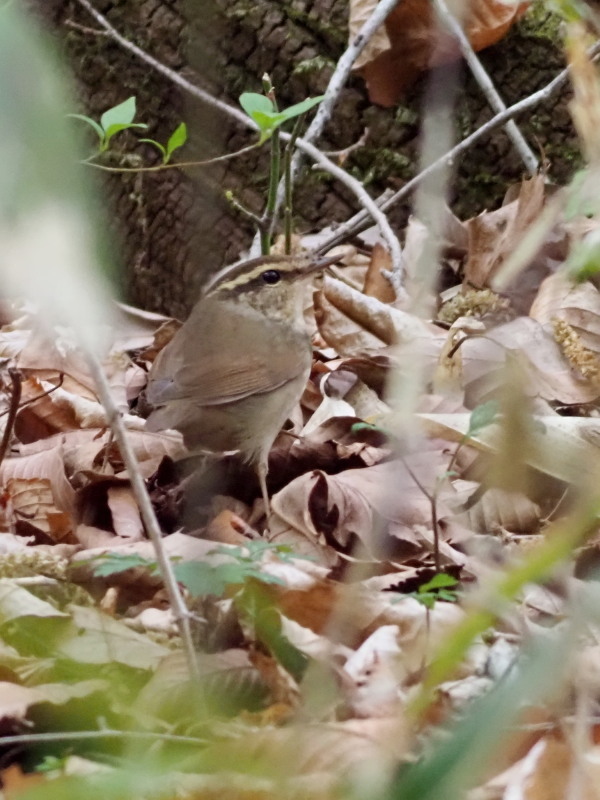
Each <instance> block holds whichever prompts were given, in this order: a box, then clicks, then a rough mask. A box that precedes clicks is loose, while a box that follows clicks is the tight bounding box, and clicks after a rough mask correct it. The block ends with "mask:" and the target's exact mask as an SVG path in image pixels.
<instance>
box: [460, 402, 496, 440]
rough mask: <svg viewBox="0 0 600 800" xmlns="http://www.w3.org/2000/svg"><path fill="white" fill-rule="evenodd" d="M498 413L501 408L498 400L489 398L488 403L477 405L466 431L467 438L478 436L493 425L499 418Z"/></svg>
mask: <svg viewBox="0 0 600 800" xmlns="http://www.w3.org/2000/svg"><path fill="white" fill-rule="evenodd" d="M498 414H499V408H498V403H497V402H496V400H488V402H487V403H482V404H481V405H480V406H476V407H475V408H474V409H473V411H471V416H470V417H469V427H468V429H467V432H466V433H465V439H470V438H471V437H472V436H477V434H478V433H481V431H482V430H483V429H484V428H487V427H489V426H490V425H493V423H494V422H496V421H497V419H498Z"/></svg>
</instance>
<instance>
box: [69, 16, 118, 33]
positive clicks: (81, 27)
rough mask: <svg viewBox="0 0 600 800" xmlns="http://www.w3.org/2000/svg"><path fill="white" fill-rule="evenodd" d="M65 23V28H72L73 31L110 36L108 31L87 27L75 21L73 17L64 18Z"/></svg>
mask: <svg viewBox="0 0 600 800" xmlns="http://www.w3.org/2000/svg"><path fill="white" fill-rule="evenodd" d="M65 25H66V26H67V28H73V30H74V31H79V32H80V33H86V34H88V36H89V35H92V36H110V33H109V32H108V31H99V30H98V29H97V28H88V27H87V26H86V25H80V24H79V23H78V22H75V20H73V19H66V20H65Z"/></svg>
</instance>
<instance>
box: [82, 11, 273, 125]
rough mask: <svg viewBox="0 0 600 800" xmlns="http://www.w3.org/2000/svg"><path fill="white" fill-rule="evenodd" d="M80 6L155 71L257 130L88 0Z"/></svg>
mask: <svg viewBox="0 0 600 800" xmlns="http://www.w3.org/2000/svg"><path fill="white" fill-rule="evenodd" d="M77 2H78V3H79V5H80V6H82V7H83V8H85V10H86V11H87V12H88V13H89V14H91V15H92V17H93V18H94V19H95V20H96V22H97V23H98V24H99V25H100V27H101V28H103V29H104V30H105V31H106V32H107V33H109V34H110V36H111V38H113V39H114V40H115V42H117V44H120V45H121V47H123V48H124V49H125V50H129V52H130V53H133V55H134V56H137V58H139V59H141V60H142V61H144V62H145V63H146V64H148V65H149V66H150V67H152V68H153V69H155V70H156V71H157V72H160V74H161V75H164V77H165V78H168V79H169V80H170V81H172V82H173V83H175V84H176V85H177V86H179V87H180V88H181V89H184V90H185V91H186V92H188V93H189V94H192V95H193V96H194V97H197V98H198V100H201V101H202V102H203V103H207V104H208V105H210V106H212V107H213V108H218V109H219V110H220V111H222V112H223V113H224V114H227V115H228V116H230V117H233V118H234V119H236V120H237V121H238V122H241V123H242V125H245V126H246V127H247V128H252V130H255V131H257V130H258V125H256V124H255V123H254V122H253V120H251V119H250V117H247V116H246V114H244V112H243V111H240V110H239V109H238V108H234V107H233V106H230V105H228V104H227V103H224V102H223V101H222V100H218V99H217V98H216V97H213V96H212V95H210V94H209V93H208V92H205V91H204V89H201V88H200V87H199V86H196V85H195V84H193V83H190V81H187V80H186V79H185V78H182V77H181V75H179V73H177V72H175V70H173V69H170V68H169V67H167V66H166V65H165V64H162V63H161V62H160V61H158V60H157V59H156V58H154V57H153V56H151V55H150V54H149V53H147V52H146V51H145V50H142V48H141V47H138V46H137V45H136V44H133V42H130V41H129V39H126V38H125V37H124V36H122V35H121V34H120V33H119V31H118V30H117V29H116V28H114V27H113V26H112V25H111V24H110V22H109V21H108V20H107V19H106V17H105V16H104V15H103V14H101V13H100V12H99V11H97V10H96V9H95V8H94V6H93V5H92V4H91V3H90V2H89V0H77Z"/></svg>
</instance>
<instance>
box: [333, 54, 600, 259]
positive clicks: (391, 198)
mask: <svg viewBox="0 0 600 800" xmlns="http://www.w3.org/2000/svg"><path fill="white" fill-rule="evenodd" d="M599 53H600V43H597V44H595V45H594V46H593V47H591V48H590V50H589V51H588V54H589V56H590V57H591V58H597V56H598V54H599ZM568 77H569V68H568V67H566V68H565V69H563V70H562V71H561V72H559V73H558V75H557V76H556V77H555V78H553V79H552V80H551V81H550V82H549V83H547V84H546V86H544V87H543V88H542V89H539V90H538V91H537V92H534V93H533V94H530V95H529V96H528V97H525V98H523V100H519V101H518V102H517V103H514V104H513V105H512V106H509V107H508V108H507V109H506V110H505V111H501V112H500V113H498V114H496V115H495V116H494V117H492V118H491V119H490V120H488V121H487V122H486V123H484V124H483V125H482V126H481V127H480V128H477V130H476V131H473V133H471V134H469V136H466V137H465V138H464V139H463V140H462V141H460V142H459V143H458V144H457V145H456V146H455V147H453V148H452V149H451V150H449V151H448V152H447V153H445V154H444V155H443V156H440V158H438V159H437V161H434V162H433V163H432V164H430V165H429V166H428V167H427V168H426V169H424V170H423V171H422V172H420V173H419V174H418V175H415V177H414V178H411V180H410V181H408V182H407V183H405V184H404V186H403V187H402V188H401V189H399V190H398V191H397V192H394V193H390V192H389V191H386V192H385V193H384V194H383V195H381V197H379V198H378V200H377V205H378V207H379V208H381V209H382V210H383V211H388V210H389V209H390V208H391V207H392V206H393V205H395V204H396V203H399V202H401V201H402V200H405V199H406V198H407V197H408V196H409V195H410V194H411V193H412V191H413V190H414V189H416V188H417V186H419V185H420V184H421V183H422V182H423V181H424V180H425V179H426V178H427V177H428V176H429V175H431V174H432V173H433V172H435V171H436V170H438V169H439V168H440V167H443V166H444V165H446V164H451V163H452V162H453V161H454V159H456V158H457V157H458V156H460V155H462V153H464V152H465V151H466V150H468V149H469V148H470V147H471V146H472V145H474V144H475V143H476V142H478V141H479V140H480V139H483V138H484V137H485V136H487V135H488V134H489V133H491V132H492V131H494V130H496V128H499V127H500V126H501V125H504V124H505V123H506V122H508V120H511V119H513V117H517V116H518V115H519V114H522V113H523V112H525V111H529V110H530V109H532V108H534V107H535V106H537V105H539V104H540V103H543V102H545V101H546V100H549V99H550V98H551V97H552V96H553V95H554V94H556V92H558V91H559V89H560V88H561V87H562V86H563V85H564V84H565V83H566V81H567V79H568ZM368 226H369V219H368V215H367V214H365V212H364V211H359V212H358V214H355V215H354V217H352V218H351V219H349V220H347V221H346V222H344V223H343V224H342V225H340V226H339V228H338V229H337V230H336V231H335V233H333V234H332V235H331V236H330V237H329V239H326V240H325V241H324V242H323V244H322V245H321V247H320V248H319V251H322V252H326V251H327V250H331V248H332V247H335V246H336V245H338V244H341V243H342V242H345V241H346V240H347V239H348V238H350V237H352V236H355V235H356V234H357V233H360V232H361V231H363V230H365V228H367V227H368Z"/></svg>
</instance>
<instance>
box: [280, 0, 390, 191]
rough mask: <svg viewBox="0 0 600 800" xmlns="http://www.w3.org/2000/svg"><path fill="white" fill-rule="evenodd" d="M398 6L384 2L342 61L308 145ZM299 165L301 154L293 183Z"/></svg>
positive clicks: (308, 133) (310, 131)
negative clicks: (364, 54) (374, 38)
mask: <svg viewBox="0 0 600 800" xmlns="http://www.w3.org/2000/svg"><path fill="white" fill-rule="evenodd" d="M398 2H399V0H380V2H379V3H377V5H376V6H375V10H374V11H373V13H372V14H371V16H370V17H369V19H368V20H367V21H366V22H365V24H364V25H363V26H362V28H361V29H360V30H359V32H358V33H357V35H356V36H355V37H354V39H353V41H352V42H351V43H350V45H349V46H348V47H347V48H346V50H345V51H344V53H343V54H342V56H341V57H340V59H339V60H338V62H337V64H336V67H335V70H334V71H333V75H332V76H331V78H330V79H329V83H328V84H327V88H326V90H325V95H324V97H323V101H322V102H321V103H320V104H319V107H318V109H317V113H316V114H315V116H314V119H313V121H312V122H311V123H310V125H309V126H308V129H307V131H306V133H305V134H304V136H303V137H302V138H303V139H304V141H305V142H314V141H315V140H316V139H317V138H318V137H319V136H320V135H321V133H322V132H323V128H324V127H325V125H326V124H327V122H328V121H329V119H330V118H331V115H332V112H333V108H334V106H335V104H336V102H337V100H338V97H339V95H340V92H341V91H342V89H343V88H344V85H345V84H346V81H347V80H348V76H349V75H350V71H351V70H352V65H353V64H354V62H355V61H356V59H357V58H358V56H359V55H360V54H361V53H362V51H363V50H364V48H365V47H366V45H367V44H368V43H369V41H370V40H371V38H372V37H373V34H374V33H375V31H376V30H377V29H378V28H380V27H381V25H383V23H384V22H385V20H386V18H387V17H388V16H389V14H390V12H391V11H393V9H394V8H395V7H396V6H397V5H398ZM299 165H300V156H299V154H298V155H297V156H296V157H295V158H294V160H293V161H292V179H293V178H294V176H295V175H296V173H297V171H298V167H299Z"/></svg>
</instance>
